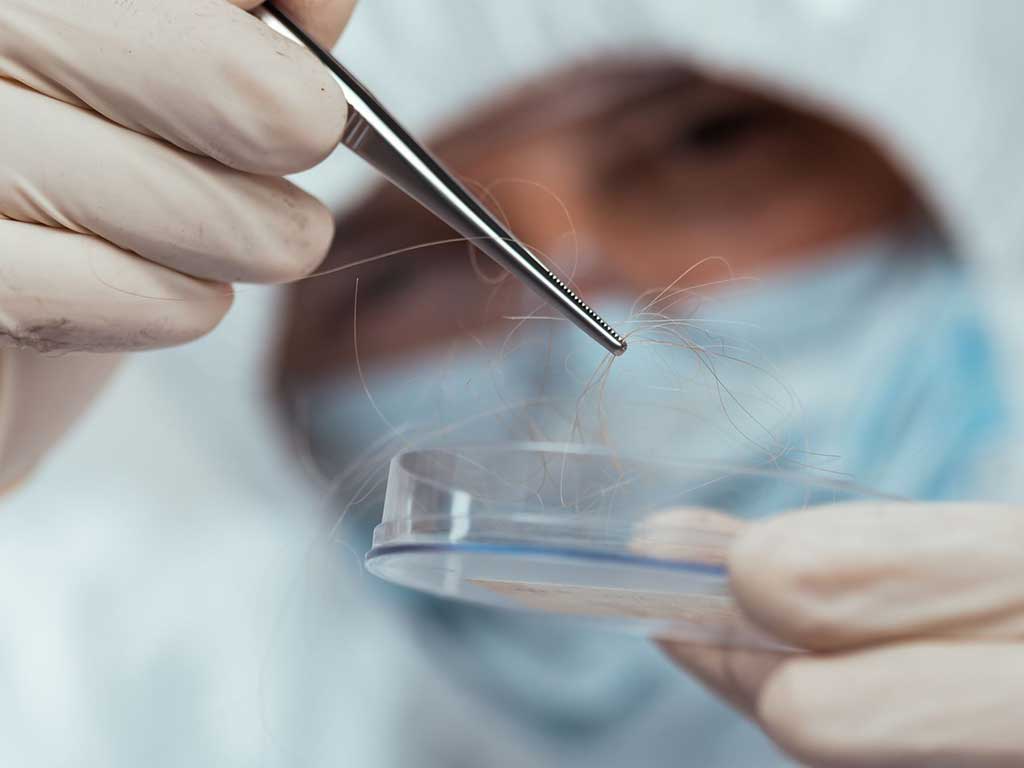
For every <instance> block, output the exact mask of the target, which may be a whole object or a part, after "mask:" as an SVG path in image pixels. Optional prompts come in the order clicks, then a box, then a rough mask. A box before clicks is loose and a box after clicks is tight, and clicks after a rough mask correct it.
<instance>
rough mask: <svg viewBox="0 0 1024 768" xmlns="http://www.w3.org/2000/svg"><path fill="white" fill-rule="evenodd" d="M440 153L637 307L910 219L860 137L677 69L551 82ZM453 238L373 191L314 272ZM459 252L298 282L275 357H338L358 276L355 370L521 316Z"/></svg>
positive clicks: (324, 364)
mask: <svg viewBox="0 0 1024 768" xmlns="http://www.w3.org/2000/svg"><path fill="white" fill-rule="evenodd" d="M580 94H584V95H585V98H584V97H583V96H580ZM574 100H575V101H574ZM575 102H586V103H587V107H586V109H576V108H575ZM437 147H438V152H439V154H440V155H441V156H442V158H443V159H445V160H447V161H448V162H449V164H451V165H452V166H453V167H454V168H455V169H456V171H457V172H458V173H459V175H460V176H461V177H462V178H464V179H465V180H466V181H467V183H468V184H469V185H470V186H471V187H472V188H473V189H474V190H475V191H477V192H478V193H480V194H481V196H482V197H483V198H484V200H485V202H487V203H488V204H489V205H491V206H492V207H493V208H494V209H495V210H496V211H497V212H498V213H499V214H500V215H501V216H502V217H503V218H504V219H505V220H506V222H507V223H508V225H509V226H510V228H511V229H512V231H513V232H514V233H515V234H516V236H517V237H519V238H520V239H521V240H523V241H524V242H525V243H527V244H528V245H529V246H530V247H532V248H534V249H536V250H537V251H539V252H540V253H541V254H542V255H543V256H544V257H545V258H546V259H547V260H548V261H549V262H551V261H554V262H555V263H556V264H557V266H558V267H560V268H561V269H562V270H563V272H564V273H568V274H570V276H571V277H572V278H573V280H574V282H575V284H576V286H577V287H578V289H579V291H580V292H581V293H582V294H583V295H584V296H587V295H590V294H593V293H597V292H600V291H607V290H613V291H615V292H617V293H621V294H626V295H628V296H636V295H638V294H640V293H642V292H644V291H648V290H651V289H659V288H662V287H664V286H666V285H667V284H669V283H672V282H673V281H674V280H677V278H679V277H680V276H681V275H684V274H685V277H684V278H683V279H682V280H681V281H680V282H679V283H677V285H678V287H685V286H686V285H687V284H698V283H709V282H714V281H718V280H723V279H725V278H727V277H728V276H729V275H731V274H735V275H757V274H764V273H767V272H770V271H772V270H774V269H778V268H779V267H781V266H783V265H786V264H792V263H797V262H799V261H801V260H806V259H810V258H813V257H814V255H815V254H816V253H820V252H821V251H822V250H823V249H825V248H827V247H829V246H832V245H835V244H838V243H839V242H840V241H842V240H844V239H846V238H850V237H853V236H856V235H859V234H864V233H867V232H869V231H871V230H874V229H878V228H882V227H885V226H888V225H890V224H892V223H894V222H895V221H896V220H898V219H900V218H901V217H905V216H907V215H909V214H910V212H911V211H912V210H913V209H914V201H913V196H912V194H911V192H910V191H909V189H908V187H907V186H906V184H905V183H904V182H903V181H902V179H901V177H900V176H899V174H898V173H897V172H896V171H895V170H894V169H893V168H892V166H891V165H890V164H889V163H888V162H887V161H886V160H885V159H884V157H883V156H882V155H881V154H880V153H879V152H878V151H877V150H875V149H874V148H873V147H872V146H871V145H870V144H869V143H867V142H866V141H864V140H862V139H859V138H857V137H856V136H855V135H854V134H852V133H850V132H848V131H846V130H844V129H842V128H840V127H838V126H836V125H835V124H833V123H830V122H828V121H825V120H823V119H821V118H817V117H814V116H812V115H810V114H809V113H805V112H801V111H798V110H795V109H793V108H790V107H787V106H784V105H783V104H782V103H781V102H778V101H773V100H771V99H769V98H766V97H765V96H761V95H757V94H754V93H752V92H749V91H745V90H742V89H739V88H736V87H732V86H729V85H726V84H722V83H718V82H713V81H710V80H706V79H703V78H700V77H697V76H695V75H693V74H692V73H690V72H688V71H686V70H684V69H682V68H680V67H677V66H673V65H668V66H666V65H664V64H658V65H641V64H622V65H614V66H612V65H604V66H602V67H600V68H597V69H593V68H592V69H580V70H576V71H573V72H570V73H567V74H563V75H561V76H559V77H556V78H552V79H551V80H550V81H548V82H545V83H539V84H535V85H534V86H533V87H532V88H531V89H530V90H527V91H524V92H522V93H519V94H517V95H513V96H512V97H510V98H508V99H506V100H505V101H504V102H502V103H501V104H498V105H496V106H495V107H493V108H492V109H491V110H489V111H488V112H486V113H483V114H482V115H478V116H477V117H475V118H472V119H470V120H468V121H466V122H465V123H464V124H463V125H461V126H459V127H458V128H456V129H455V130H454V131H452V132H451V133H450V134H449V135H448V136H447V137H445V138H443V139H442V140H441V141H440V142H439V143H438V145H437ZM452 236H453V233H451V231H450V230H447V229H446V228H445V227H444V226H443V225H440V224H439V223H438V222H436V221H435V220H434V219H432V218H431V217H430V216H429V215H428V214H425V212H423V211H422V210H420V209H419V208H418V206H417V205H416V204H415V203H414V202H412V201H410V200H408V199H406V198H404V197H403V196H401V195H400V194H398V193H397V192H394V191H391V190H387V191H379V192H378V193H377V194H375V195H374V196H371V198H370V199H368V200H367V201H366V203H365V204H364V205H362V206H360V207H359V208H357V209H356V210H355V211H353V212H352V213H350V214H349V215H348V216H347V217H345V218H344V219H343V220H342V221H341V224H340V226H339V235H338V240H337V242H336V245H335V249H334V251H333V252H332V256H331V257H330V259H329V261H328V263H327V264H326V266H327V267H334V266H338V265H340V264H344V263H347V262H352V261H356V260H358V259H362V258H366V257H370V256H374V255H376V254H378V253H383V252H386V251H390V250H395V249H398V248H403V247H409V246H416V245H421V244H425V243H430V242H434V241H437V240H443V239H446V238H450V237H452ZM469 252H470V249H469V248H468V247H467V246H465V245H464V244H462V245H448V246H445V247H437V246H430V247H424V248H422V249H415V250H413V251H412V252H410V253H408V254H406V255H403V256H400V257H396V258H395V259H394V260H392V261H383V262H378V263H376V264H374V265H372V266H370V267H368V268H365V269H364V268H360V269H357V270H353V272H352V273H341V274H342V275H343V277H342V278H340V279H339V278H335V277H331V278H324V283H321V284H319V285H318V284H317V281H315V280H314V281H312V282H310V283H307V284H305V285H300V286H299V287H298V288H297V291H296V294H295V296H294V301H293V303H292V310H291V314H292V318H291V320H292V322H291V329H292V333H291V335H290V336H289V337H288V338H287V339H286V348H285V358H286V362H285V364H286V365H288V361H289V360H291V362H292V363H294V364H296V365H297V366H298V368H306V369H308V370H309V371H310V372H315V371H317V370H318V369H319V370H324V369H325V368H326V369H337V368H338V367H341V366H343V365H345V364H346V363H347V362H350V359H349V358H350V356H351V352H350V353H346V352H344V349H349V347H350V345H347V344H345V345H339V344H338V343H337V340H338V339H339V338H345V337H346V335H347V336H348V337H349V338H350V337H351V319H352V314H351V308H352V307H351V299H352V295H353V291H354V284H353V278H354V277H355V275H357V274H361V276H362V280H361V285H360V289H359V294H360V298H359V326H360V335H361V336H362V337H363V338H365V339H367V340H372V343H369V341H368V342H366V343H363V344H362V345H361V346H360V349H359V354H360V357H361V359H362V360H363V361H364V362H369V363H372V362H373V361H374V360H375V359H385V358H391V357H394V356H396V355H402V354H405V353H408V352H411V351H413V350H419V349H422V348H424V347H430V346H435V347H436V346H437V345H438V344H443V343H444V342H446V341H448V340H450V339H452V338H455V337H457V336H459V335H460V334H462V335H465V334H486V333H487V332H488V331H489V330H491V329H495V330H496V329H497V328H498V327H499V326H501V325H502V322H501V318H502V317H503V316H504V315H507V314H509V313H510V312H513V313H514V312H515V311H516V310H518V311H520V312H521V311H522V309H523V306H524V304H523V302H522V296H521V289H520V287H519V285H518V284H517V282H516V281H514V280H505V281H503V282H502V283H501V284H500V285H498V286H495V285H491V284H490V283H489V282H488V279H487V278H488V277H498V276H500V274H501V270H500V269H498V268H497V267H495V266H494V265H492V264H491V263H490V262H487V261H486V260H485V259H483V258H482V257H477V258H471V257H470V255H469ZM695 267H696V268H695ZM341 305H343V306H345V307H347V309H346V310H345V311H346V312H347V314H342V313H341V312H339V309H338V307H339V306H341ZM317 307H320V308H321V309H320V310H318V309H317ZM438 307H444V311H443V312H438V310H437V308H438ZM318 311H319V313H320V316H319V317H317V313H318ZM505 325H506V326H507V323H505ZM321 337H322V338H323V339H324V343H323V345H318V344H316V342H315V339H316V338H321ZM331 339H333V340H334V343H333V344H332V343H331V341H330V340H331ZM289 344H292V345H298V346H299V347H303V348H305V349H306V350H308V351H311V352H313V353H315V354H306V353H305V352H304V351H303V349H296V348H293V349H288V345H289ZM339 346H340V347H342V348H343V349H341V350H339V349H338V347H339ZM325 347H329V348H331V349H333V350H334V351H325ZM325 358H326V359H325Z"/></svg>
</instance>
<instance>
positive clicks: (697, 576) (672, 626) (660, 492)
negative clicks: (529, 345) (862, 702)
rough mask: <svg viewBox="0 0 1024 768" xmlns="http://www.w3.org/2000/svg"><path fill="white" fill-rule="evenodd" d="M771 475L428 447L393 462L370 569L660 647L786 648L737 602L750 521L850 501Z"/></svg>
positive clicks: (580, 455)
mask: <svg viewBox="0 0 1024 768" xmlns="http://www.w3.org/2000/svg"><path fill="white" fill-rule="evenodd" d="M862 495H863V494H862V493H861V492H860V491H859V490H858V489H856V488H855V487H853V486H850V485H847V484H844V483H841V482H836V481H832V480H829V479H826V478H821V477H813V476H808V474H807V473H803V472H789V471H783V470H779V469H776V468H774V467H770V466H758V465H750V466H742V465H731V464H719V463H703V462H694V461H671V460H662V459H651V458H640V457H630V456H623V455H618V454H615V453H613V452H611V451H608V450H606V449H603V448H596V447H587V446H578V445H574V446H567V445H564V444H548V443H511V444H498V445H495V444H490V445H465V446H445V447H437V448H420V449H416V450H410V451H407V452H404V453H401V454H399V455H397V456H396V457H395V458H394V459H393V460H392V462H391V465H390V469H389V473H388V483H387V491H386V496H385V502H384V513H383V517H382V520H381V523H380V524H379V525H378V526H377V527H376V528H375V529H374V533H373V545H372V549H371V550H370V551H369V552H368V553H367V556H366V566H367V568H368V570H369V571H370V572H371V573H373V574H375V575H376V576H378V577H380V578H382V579H385V580H387V581H390V582H393V583H395V584H399V585H403V586H406V587H411V588H413V589H418V590H421V591H424V592H429V593H432V594H434V595H440V596H444V597H448V598H453V599H458V600H465V601H469V602H473V603H477V604H482V605H488V606H494V607H500V608H506V609H514V610H528V611H539V612H545V613H552V614H557V615H561V616H566V617H573V618H575V619H581V620H587V621H591V622H597V623H599V624H601V625H604V626H606V627H610V628H613V629H616V630H622V631H626V632H630V633H634V634H639V635H643V636H646V637H652V638H661V639H675V640H685V641H693V642H702V643H710V644H716V645H730V646H740V647H751V648H782V647H784V646H782V645H781V644H780V643H779V642H777V641H775V640H774V639H772V638H771V637H769V636H767V635H766V634H764V633H763V632H761V631H760V630H759V629H758V628H757V627H755V626H753V625H751V624H750V623H748V622H747V621H746V620H745V618H744V617H743V616H742V614H741V613H740V612H739V611H738V609H737V607H736V605H735V604H734V602H733V600H732V597H731V595H730V592H729V585H728V573H727V570H726V553H727V552H728V548H729V544H730V542H731V541H732V539H733V538H734V537H735V536H736V535H737V534H738V532H739V531H740V529H741V528H742V526H743V520H742V518H743V517H755V516H765V515H770V514H772V513H777V512H781V511H783V510H786V509H792V508H794V507H797V506H806V505H809V504H817V503H828V502H836V501H842V500H849V499H854V498H857V497H858V496H862Z"/></svg>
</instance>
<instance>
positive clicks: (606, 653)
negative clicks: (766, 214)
mask: <svg viewBox="0 0 1024 768" xmlns="http://www.w3.org/2000/svg"><path fill="white" fill-rule="evenodd" d="M595 298H596V297H595ZM598 305H599V306H601V307H602V310H603V311H604V313H605V314H606V316H607V317H610V318H615V319H616V320H617V322H616V323H615V325H616V326H617V327H621V328H622V329H624V331H625V332H626V333H630V332H631V331H632V333H633V335H632V336H631V338H630V351H629V352H627V354H626V355H624V356H623V357H622V358H619V359H617V360H616V361H615V363H614V364H613V367H612V369H611V372H610V374H609V375H608V377H607V380H606V381H605V382H604V384H603V387H600V388H599V387H596V386H595V387H592V388H591V390H590V394H588V395H587V396H585V397H583V398H582V399H580V393H581V392H582V391H583V390H584V389H585V387H586V385H587V384H588V383H589V382H590V381H591V375H592V374H593V372H594V371H595V369H597V368H598V366H600V365H601V363H602V360H603V359H604V355H603V353H602V352H601V350H600V349H599V348H597V347H596V345H594V344H593V342H591V341H590V340H589V339H588V338H587V337H585V336H584V335H583V334H581V333H579V332H578V331H577V330H575V329H574V328H572V327H570V326H567V325H565V324H562V323H557V322H551V323H549V324H548V325H547V326H546V327H545V328H543V329H542V330H543V332H540V333H537V334H536V336H535V337H533V338H527V339H522V338H519V339H517V338H513V339H512V340H511V342H509V344H508V348H507V349H505V350H502V351H501V353H500V354H499V352H498V351H496V350H495V349H493V348H492V349H480V348H479V347H474V348H473V349H472V350H471V351H467V352H465V353H461V354H455V355H453V356H451V357H450V358H449V359H445V360H442V361H440V362H439V361H438V360H436V359H431V360H429V361H427V360H423V361H412V362H408V363H405V364H403V365H400V366H396V367H394V368H392V369H391V370H388V371H383V372H380V373H378V374H376V375H374V376H372V377H370V378H369V379H368V380H367V385H368V388H369V390H370V392H371V394H372V397H373V400H374V403H375V405H376V408H377V409H378V410H379V411H380V412H381V413H383V414H384V416H385V417H386V419H387V421H388V422H390V424H391V426H393V427H397V428H400V429H401V430H403V431H408V430H409V429H410V428H416V429H414V432H415V433H416V435H417V436H418V435H422V434H423V433H429V432H431V430H434V429H437V428H446V427H449V428H450V427H451V425H453V424H460V425H461V426H460V427H459V428H457V429H453V430H451V431H449V432H447V433H445V434H444V435H443V436H436V435H435V436H434V437H433V438H432V440H433V441H434V442H437V441H439V440H457V441H466V440H493V439H528V438H531V437H532V438H542V439H547V440H567V439H575V440H579V439H580V438H581V436H582V438H583V439H584V440H586V439H598V438H600V439H601V440H606V441H608V442H609V443H610V444H611V445H612V446H614V447H615V448H616V449H618V450H622V451H624V452H639V453H655V454H658V455H671V456H676V457H682V458H686V457H689V458H698V459H705V460H707V459H716V460H737V461H744V462H747V461H772V462H776V463H777V462H780V461H781V462H789V463H792V464H795V465H799V466H802V467H808V468H810V469H812V470H819V471H823V472H828V473H841V474H844V475H847V476H849V477H851V478H852V479H854V480H855V481H857V482H859V483H862V484H864V485H867V486H869V487H874V488H878V489H880V490H884V491H888V492H890V493H895V494H901V495H906V496H911V497H915V498H924V499H944V498H952V497H955V496H960V495H967V494H969V493H970V492H971V489H972V483H973V482H974V478H975V470H976V468H977V465H978V463H979V461H982V460H983V458H984V456H985V452H986V451H987V450H988V449H989V448H990V447H991V446H992V445H994V444H995V443H996V441H997V439H998V438H999V424H1000V422H1001V421H1002V420H1003V415H1004V414H1003V406H1002V402H1003V401H1002V397H1001V395H1000V393H999V391H998V387H997V385H996V381H997V378H996V375H995V371H994V369H993V363H992V359H991V356H990V354H989V349H988V344H987V341H986V333H985V330H984V327H983V325H982V322H981V320H980V313H979V312H978V310H977V307H976V305H975V301H974V298H973V295H972V292H971V289H970V285H969V283H968V280H967V278H966V277H965V275H964V274H963V271H962V269H961V268H960V266H959V265H958V264H957V263H956V262H955V261H954V260H953V259H952V258H951V257H950V256H949V254H948V253H947V251H946V249H945V247H944V246H943V245H942V243H940V242H939V241H938V240H937V239H935V238H933V237H930V236H927V235H921V234H918V233H913V234H893V235H885V236H879V237H877V238H875V239H872V240H870V241H865V242H862V243H859V244H857V245H855V246H852V247H849V248H846V249H843V250H842V251H837V252H836V253H833V254H827V255H825V256H823V259H822V260H820V261H818V262H816V264H815V266H813V267H811V268H804V269H800V270H794V271H791V272H789V273H787V274H780V275H777V276H774V277H772V278H770V279H765V280H761V281H759V282H756V283H743V284H738V285H735V286H728V287H726V288H725V289H724V290H721V291H719V292H718V293H717V294H714V295H709V296H708V297H706V298H703V299H697V298H696V297H688V298H687V299H686V300H685V301H684V302H683V303H682V304H679V305H677V308H678V310H677V313H676V314H675V315H673V316H671V317H668V318H661V319H660V320H661V323H662V327H660V328H659V327H657V326H656V324H655V323H654V322H653V321H654V319H655V318H653V316H650V315H641V316H638V317H634V318H633V320H632V321H631V320H630V306H629V305H628V304H626V303H623V302H619V306H618V309H619V311H618V312H616V311H615V309H614V302H610V301H608V300H604V301H598ZM652 309H658V306H655V307H653V308H652ZM666 314H668V313H666ZM666 321H668V324H666ZM542 322H544V321H536V323H542ZM536 323H535V325H536ZM687 345H689V346H687ZM509 350H511V351H509ZM496 360H501V362H500V363H496V362H495V361H496ZM598 393H600V396H598ZM524 403H529V405H523V404H524ZM309 404H310V408H311V413H312V414H313V415H314V419H313V421H314V422H315V423H316V428H315V431H314V434H313V439H314V443H316V444H317V445H318V446H320V448H321V450H323V451H325V452H326V453H327V454H329V455H331V456H334V457H336V459H335V460H336V461H338V463H339V464H344V463H345V462H346V461H348V460H355V459H356V458H357V457H358V456H359V454H360V451H361V449H362V448H363V447H365V446H366V445H369V444H371V443H373V442H374V441H375V440H378V439H379V438H381V436H386V435H388V434H389V433H391V427H389V426H387V425H386V424H385V423H384V422H383V420H382V419H381V417H380V415H378V413H377V412H376V411H375V409H374V408H373V407H372V406H371V405H370V403H369V401H368V399H367V396H366V393H365V392H364V391H363V389H362V386H361V385H360V384H359V383H358V382H349V383H348V384H344V385H332V386H330V387H327V388H324V389H322V390H320V391H318V392H314V393H312V394H311V395H310V403H309ZM602 406H603V407H602ZM391 434H393V433H391ZM408 439H416V437H415V436H413V437H410V438H408ZM401 442H402V441H401V440H398V441H393V442H392V446H398V447H400V443H401ZM733 498H735V496H733ZM765 501H766V500H765V496H764V494H763V493H762V492H756V493H751V494H749V503H748V504H747V507H746V508H745V509H741V510H739V512H740V513H742V514H747V515H750V516H756V515H757V514H759V512H760V509H759V508H760V507H762V506H764V504H765ZM787 503H788V504H791V505H792V506H799V505H801V504H805V503H807V499H806V498H805V497H799V498H797V497H794V498H793V499H791V500H788V499H771V504H772V505H773V508H778V506H779V505H780V504H782V505H785V504H787ZM378 509H379V507H378ZM406 599H408V600H414V601H415V603H416V605H417V606H419V607H418V609H416V610H414V611H412V612H411V613H412V614H414V615H417V616H419V617H420V618H421V619H423V621H422V622H421V624H422V625H423V626H425V627H429V629H428V630H426V631H428V632H429V633H434V634H435V635H437V634H440V636H442V637H445V639H444V640H443V641H440V642H439V643H438V646H439V647H440V648H448V649H451V648H452V647H453V646H454V647H455V648H457V650H456V651H454V652H450V654H449V657H450V660H451V663H452V665H453V668H459V669H461V670H462V673H463V674H465V675H467V676H468V677H469V678H470V679H472V680H473V682H474V684H476V685H480V686H483V687H485V688H486V689H487V690H488V692H489V694H490V695H491V696H492V697H496V698H498V699H499V700H503V701H505V702H507V703H509V704H510V706H512V707H514V708H515V709H517V710H518V711H521V712H523V713H528V715H529V716H530V717H531V721H537V720H540V721H543V722H546V723H548V724H549V725H552V724H553V725H552V727H557V728H560V729H562V730H563V731H564V732H565V733H570V732H571V733H582V732H585V731H588V730H589V729H590V728H603V727H607V725H608V724H609V723H611V722H619V721H621V720H622V719H623V718H624V717H627V716H628V715H629V713H636V712H638V711H640V709H641V707H640V706H639V704H640V702H642V701H644V700H649V699H650V698H651V692H652V691H653V690H655V689H656V688H657V687H658V686H659V685H665V684H667V683H666V682H665V681H666V680H670V679H671V677H670V676H667V675H665V674H664V668H663V666H662V663H661V662H660V661H659V660H658V658H657V656H656V655H655V654H654V653H653V652H652V651H651V650H650V649H649V648H647V647H646V645H645V644H642V643H637V642H634V641H629V640H622V639H616V638H609V637H607V636H605V635H596V634H591V633H589V632H585V631H581V630H578V629H572V628H567V627H565V626H562V625H559V624H557V623H556V622H549V621H544V620H539V619H538V620H533V619H527V618H523V617H519V616H513V615H508V616H504V615H501V616H496V615H495V614H493V613H489V612H481V611H476V610H475V609H473V608H469V607H465V606H462V605H455V604H441V603H438V602H436V601H432V600H428V599H426V598H419V597H416V598H413V597H407V598H406ZM453 635H457V636H458V637H459V638H460V639H461V640H462V641H463V642H461V643H454V642H453ZM576 662H578V663H576Z"/></svg>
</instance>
